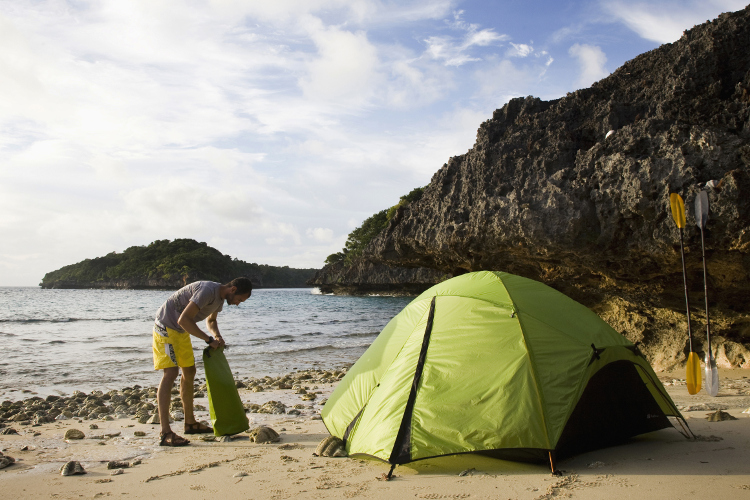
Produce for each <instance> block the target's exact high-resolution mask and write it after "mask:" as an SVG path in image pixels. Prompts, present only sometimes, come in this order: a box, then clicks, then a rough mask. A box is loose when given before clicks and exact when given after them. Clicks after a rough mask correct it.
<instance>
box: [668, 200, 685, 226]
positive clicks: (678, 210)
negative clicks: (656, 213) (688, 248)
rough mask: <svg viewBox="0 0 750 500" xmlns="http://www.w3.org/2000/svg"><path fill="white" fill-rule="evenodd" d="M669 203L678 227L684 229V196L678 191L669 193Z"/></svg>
mask: <svg viewBox="0 0 750 500" xmlns="http://www.w3.org/2000/svg"><path fill="white" fill-rule="evenodd" d="M669 205H670V206H671V207H672V217H673V218H674V221H675V223H676V224H677V227H678V228H680V229H682V228H684V227H685V204H684V203H683V202H682V197H681V196H680V195H679V194H677V193H672V194H670V195H669Z"/></svg>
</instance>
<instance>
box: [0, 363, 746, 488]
mask: <svg viewBox="0 0 750 500" xmlns="http://www.w3.org/2000/svg"><path fill="white" fill-rule="evenodd" d="M659 376H660V378H661V379H662V381H663V382H665V384H666V388H667V390H668V391H669V393H670V395H671V396H672V398H673V399H674V401H675V403H676V404H677V405H678V406H680V407H683V408H684V410H683V415H684V416H685V418H686V419H687V422H688V424H689V426H690V428H691V429H692V431H693V433H694V434H696V435H697V436H698V439H697V440H688V439H685V438H684V437H683V436H682V435H681V434H680V433H679V432H678V431H677V430H675V429H664V430H661V431H658V432H654V433H650V434H647V435H643V436H640V437H638V438H635V439H633V440H631V441H630V442H629V443H627V444H624V445H621V446H616V447H612V448H606V449H602V450H597V451H592V452H589V453H585V454H581V455H578V456H575V457H573V458H570V459H567V460H564V461H561V462H560V463H559V467H560V469H561V470H562V472H563V475H562V476H552V475H551V474H550V472H549V468H548V467H547V466H543V465H530V464H523V463H515V462H507V461H502V460H496V459H492V458H487V457H482V456H477V455H472V454H468V455H461V456H453V457H443V458H438V459H430V460H423V461H419V462H415V463H413V464H409V465H405V466H399V467H397V468H396V470H395V472H394V479H393V480H391V481H387V482H386V481H382V480H379V479H378V477H379V476H382V475H383V473H386V472H388V469H389V466H388V465H386V464H385V463H383V462H380V461H377V460H363V459H356V458H324V457H316V456H314V455H313V453H314V452H315V449H316V447H317V445H318V443H319V442H320V441H321V440H322V439H324V438H325V437H326V436H327V435H328V433H327V431H326V429H325V426H324V425H323V423H322V421H320V420H319V417H318V416H317V414H318V413H319V411H320V408H321V405H320V402H322V400H324V399H325V398H326V397H327V394H329V393H330V391H331V390H332V388H333V387H334V384H332V383H329V384H318V385H317V389H315V390H316V391H320V392H321V393H322V394H320V395H318V399H317V400H316V401H317V403H312V404H311V402H310V401H302V399H301V396H302V395H300V394H296V391H294V390H291V389H284V390H273V391H265V392H251V391H249V390H241V391H240V394H241V396H242V399H243V401H244V402H246V403H256V404H262V403H265V402H267V401H271V400H275V401H282V402H283V403H284V404H286V405H287V407H288V408H289V409H291V408H292V407H293V406H294V405H295V404H304V405H306V408H305V409H303V410H301V414H300V415H288V414H281V415H273V414H256V413H249V414H248V417H249V418H250V420H251V428H253V427H256V426H258V425H267V426H270V427H271V428H273V429H275V430H276V431H278V432H279V434H280V437H281V440H280V441H279V442H277V443H271V444H255V443H252V442H250V440H249V439H248V437H247V436H246V435H240V437H239V438H238V439H236V440H233V441H230V442H204V441H202V440H200V437H198V436H188V437H190V438H191V439H192V443H191V445H190V446H187V447H184V448H166V447H160V446H158V439H159V438H158V435H159V429H158V426H155V425H149V424H141V423H138V422H137V420H134V419H132V418H117V419H115V420H111V421H101V420H96V421H92V420H82V419H69V420H62V421H55V422H52V423H44V424H40V425H38V426H32V425H16V423H12V422H11V423H8V422H6V425H9V426H10V427H13V428H15V429H16V430H17V431H18V432H19V434H18V435H0V450H1V451H2V453H3V454H4V455H7V456H11V457H13V458H14V459H15V460H16V462H15V464H13V465H11V466H9V467H6V468H4V469H2V470H0V491H2V492H3V493H2V497H3V498H9V499H15V498H31V497H35V498H54V499H67V498H71V499H73V498H75V499H80V498H105V497H109V498H163V499H171V498H174V499H180V500H185V499H191V498H207V497H215V496H217V495H220V496H224V497H225V498H260V499H284V498H383V497H390V498H430V499H441V498H445V499H447V498H499V499H507V498H512V499H545V498H558V497H559V498H580V499H600V498H608V499H619V498H640V499H652V498H653V499H657V498H658V499H662V498H673V499H679V498H695V497H699V496H705V497H706V498H708V497H710V498H717V497H718V498H733V499H734V498H750V414H747V413H742V412H743V410H746V409H748V407H750V379H748V378H743V377H748V376H750V372H748V371H747V370H721V371H720V377H721V384H722V385H721V390H720V393H719V396H718V397H716V398H712V397H710V396H708V395H706V394H705V392H702V393H700V394H698V395H695V396H690V395H688V394H687V390H686V388H685V385H684V383H682V382H681V381H680V379H684V372H679V371H678V372H675V373H671V374H667V373H660V374H659ZM673 380H674V383H673V382H672V381H673ZM313 387H314V386H313ZM196 403H197V404H199V405H203V406H207V403H206V401H205V399H201V398H198V399H197V400H196ZM311 406H312V408H310V407H311ZM714 409H723V410H724V411H726V412H727V413H729V414H730V415H732V416H734V417H736V418H737V420H731V421H721V422H709V421H707V420H706V419H705V417H706V415H707V414H708V413H710V412H711V411H713V410H714ZM198 418H199V419H207V418H208V415H207V413H206V412H198ZM94 422H95V423H96V424H97V425H98V427H99V428H98V429H94V430H92V429H89V425H90V424H91V423H94ZM72 428H75V429H79V430H81V431H83V432H84V434H86V436H87V437H86V438H85V439H81V440H67V441H66V440H65V439H64V435H65V432H66V431H67V430H68V429H72ZM173 428H175V429H176V430H177V429H181V428H182V423H181V422H177V423H175V424H174V425H173ZM136 432H139V433H141V432H143V433H145V436H136V434H135V433H136ZM118 433H119V435H118ZM107 435H114V436H113V437H107ZM92 436H94V437H96V436H98V437H99V439H91V437H92ZM71 460H77V461H80V462H81V464H82V465H83V467H84V469H85V470H86V472H87V473H86V474H84V475H74V476H61V475H60V472H59V470H60V467H61V466H62V465H63V464H64V463H66V462H67V461H71ZM112 460H117V461H127V462H130V463H134V462H137V461H138V460H140V463H139V464H137V465H136V464H134V465H133V466H132V467H128V468H124V469H123V472H122V473H120V474H118V475H112V472H113V471H112V470H109V469H107V463H108V462H109V461H112Z"/></svg>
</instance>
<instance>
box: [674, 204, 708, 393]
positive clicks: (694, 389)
mask: <svg viewBox="0 0 750 500" xmlns="http://www.w3.org/2000/svg"><path fill="white" fill-rule="evenodd" d="M669 204H670V206H671V207H672V217H673V218H674V221H675V224H677V227H678V228H679V229H680V255H681V256H682V282H683V284H684V285H685V307H686V308H687V326H688V339H689V340H690V354H688V359H687V365H686V369H687V377H686V379H687V390H688V393H690V394H698V393H699V392H700V390H701V361H700V358H699V357H698V354H697V353H695V352H693V331H692V329H691V327H690V298H689V297H688V286H687V269H686V268H685V248H684V246H683V242H682V239H683V238H682V233H683V230H684V228H685V204H684V203H683V202H682V198H681V197H680V195H679V194H677V193H672V194H670V195H669Z"/></svg>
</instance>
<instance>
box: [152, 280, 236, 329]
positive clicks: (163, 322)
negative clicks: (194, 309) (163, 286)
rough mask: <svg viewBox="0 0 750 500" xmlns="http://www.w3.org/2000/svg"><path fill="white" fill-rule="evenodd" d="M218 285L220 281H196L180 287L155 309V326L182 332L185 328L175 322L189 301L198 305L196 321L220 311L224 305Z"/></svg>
mask: <svg viewBox="0 0 750 500" xmlns="http://www.w3.org/2000/svg"><path fill="white" fill-rule="evenodd" d="M219 287H221V283H215V282H213V281H196V282H195V283H190V284H189V285H187V286H184V287H182V288H180V289H179V290H177V291H176V292H175V293H173V294H172V295H171V296H170V297H169V298H168V299H167V301H166V302H164V304H162V305H161V307H160V308H159V310H158V311H156V326H157V327H160V326H161V327H164V326H166V327H169V328H171V329H173V330H177V331H178V332H181V333H184V332H185V330H183V329H182V328H181V327H180V325H179V324H177V320H178V319H180V314H182V311H184V310H185V308H186V307H187V306H188V304H189V303H190V302H193V303H195V305H196V306H198V314H196V315H195V322H196V323H197V322H198V321H202V320H204V319H206V318H208V317H209V316H210V315H211V314H213V313H215V312H219V311H221V310H222V308H223V307H224V299H222V298H221V296H220V295H219ZM165 333H166V332H165Z"/></svg>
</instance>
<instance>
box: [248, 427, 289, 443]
mask: <svg viewBox="0 0 750 500" xmlns="http://www.w3.org/2000/svg"><path fill="white" fill-rule="evenodd" d="M245 432H246V433H247V434H249V435H250V441H252V442H253V443H257V444H263V443H275V442H277V441H278V440H279V439H280V438H279V433H278V432H276V431H275V430H273V429H271V428H270V427H266V426H263V425H261V426H260V427H256V428H254V429H250V430H249V431H245Z"/></svg>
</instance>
